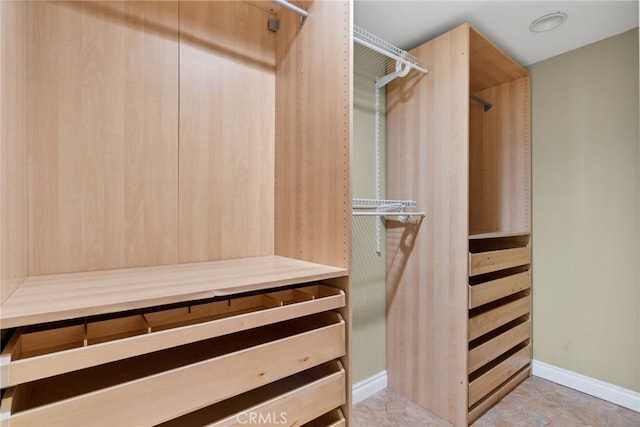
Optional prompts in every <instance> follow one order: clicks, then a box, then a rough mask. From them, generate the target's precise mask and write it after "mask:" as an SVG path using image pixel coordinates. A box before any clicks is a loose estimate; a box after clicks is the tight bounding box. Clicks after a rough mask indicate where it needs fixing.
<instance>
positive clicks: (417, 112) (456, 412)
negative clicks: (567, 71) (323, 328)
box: [387, 24, 531, 426]
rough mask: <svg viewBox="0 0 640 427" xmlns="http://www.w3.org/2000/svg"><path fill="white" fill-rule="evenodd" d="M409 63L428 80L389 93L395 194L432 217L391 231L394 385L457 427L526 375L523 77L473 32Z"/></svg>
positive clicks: (526, 104)
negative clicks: (418, 65) (422, 67)
mask: <svg viewBox="0 0 640 427" xmlns="http://www.w3.org/2000/svg"><path fill="white" fill-rule="evenodd" d="M411 53H412V54H413V55H415V56H417V57H418V58H420V59H421V60H422V61H423V62H424V64H425V67H426V68H427V69H428V70H429V74H428V75H420V74H418V73H411V74H409V75H408V76H407V77H405V78H404V79H402V80H398V81H394V82H392V83H391V84H390V85H389V87H388V90H387V141H388V143H387V174H388V177H387V194H388V195H389V197H392V198H398V199H403V198H409V197H411V198H413V199H415V200H416V202H417V204H418V206H421V207H423V208H424V210H425V211H426V213H427V216H426V218H425V219H424V220H423V221H421V222H419V223H415V224H407V225H400V224H395V223H394V224H388V226H387V264H388V271H387V373H388V377H389V387H391V388H393V389H395V390H397V391H399V392H401V393H403V394H405V395H406V396H408V397H409V398H410V399H412V400H413V401H415V402H417V403H418V404H420V405H421V406H423V407H425V408H427V409H429V410H431V411H433V412H435V413H436V414H438V415H440V416H441V417H443V418H445V419H446V420H448V421H450V422H451V423H453V424H454V425H456V426H463V425H468V424H471V423H472V422H473V421H474V420H476V419H477V418H478V417H479V416H480V415H481V414H482V413H484V412H485V411H486V410H487V409H488V408H490V407H491V406H492V405H493V404H495V403H496V402H497V401H498V400H499V399H501V398H502V397H504V396H505V395H506V394H507V393H508V392H509V391H510V390H512V389H513V388H514V387H515V386H516V385H517V384H518V383H519V382H521V381H522V380H524V379H525V378H526V377H528V376H529V375H530V361H531V340H530V336H531V333H530V329H531V319H530V304H531V303H530V298H531V297H530V292H531V275H530V264H531V249H530V236H531V219H530V197H531V192H530V185H531V184H530V173H531V168H530V127H529V126H530V125H529V122H530V112H529V108H530V100H529V91H530V88H529V75H528V73H527V71H526V70H525V69H524V68H522V67H521V66H520V65H518V64H517V63H516V62H515V61H513V60H512V59H511V58H509V57H508V56H507V55H506V54H504V53H503V52H502V51H501V50H500V49H499V48H497V47H496V46H495V45H494V44H493V43H491V42H490V41H489V40H487V39H486V38H485V37H484V36H483V35H481V34H480V33H479V32H478V31H476V30H475V29H474V28H473V27H471V26H470V25H468V24H465V25H462V26H460V27H457V28H455V29H453V30H451V31H449V32H448V33H445V34H444V35H442V36H440V37H437V38H435V39H433V40H431V41H429V42H427V43H425V44H423V45H421V46H419V47H417V48H416V49H414V50H412V51H411ZM470 95H474V96H475V97H478V98H481V99H483V100H485V101H487V102H488V103H489V104H492V107H491V109H489V110H488V111H485V110H484V106H483V105H482V104H480V103H477V102H476V101H474V100H471V99H470Z"/></svg>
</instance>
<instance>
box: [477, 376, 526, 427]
mask: <svg viewBox="0 0 640 427" xmlns="http://www.w3.org/2000/svg"><path fill="white" fill-rule="evenodd" d="M530 375H531V367H530V366H527V367H525V368H523V369H522V370H521V371H519V372H518V373H517V374H515V375H514V376H513V377H511V378H509V379H508V380H507V381H505V382H504V383H503V384H501V385H500V386H499V387H498V388H497V389H496V390H494V391H493V392H492V393H491V394H489V395H488V396H487V397H485V398H484V399H483V400H481V401H480V402H478V403H477V404H476V405H475V406H473V407H472V408H471V409H469V415H468V417H467V423H468V424H469V425H471V424H472V423H473V422H474V421H476V420H477V419H478V418H480V416H481V415H482V414H484V413H485V412H486V411H487V410H489V408H491V407H492V406H493V405H495V404H496V403H498V402H499V401H500V400H501V399H502V398H504V397H505V396H506V395H507V394H509V393H510V392H511V391H512V390H513V389H514V388H516V387H517V386H518V384H520V383H521V382H522V381H524V380H526V379H527V378H528V377H529V376H530Z"/></svg>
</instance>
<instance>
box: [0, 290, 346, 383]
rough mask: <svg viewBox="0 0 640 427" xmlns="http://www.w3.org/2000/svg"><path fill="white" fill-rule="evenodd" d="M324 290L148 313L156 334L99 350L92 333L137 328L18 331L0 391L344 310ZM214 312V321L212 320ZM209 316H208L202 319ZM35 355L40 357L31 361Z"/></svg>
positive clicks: (335, 295) (5, 354) (337, 295)
mask: <svg viewBox="0 0 640 427" xmlns="http://www.w3.org/2000/svg"><path fill="white" fill-rule="evenodd" d="M323 288H326V289H327V293H329V292H330V293H331V294H328V295H326V296H323V297H319V298H317V299H314V300H310V301H304V302H298V303H295V304H287V305H286V306H281V307H275V308H268V307H262V306H258V305H257V304H256V300H257V301H258V302H260V301H262V297H263V296H264V295H253V296H246V297H240V298H235V299H225V300H221V301H219V302H214V303H207V304H200V305H197V304H196V305H189V306H185V307H182V308H177V309H170V310H161V311H154V312H150V313H148V312H145V314H144V319H145V320H146V321H147V322H148V327H149V329H147V332H153V333H145V334H139V335H137V336H135V337H131V338H127V339H117V340H110V341H108V342H104V343H101V344H100V345H91V338H92V337H91V335H92V331H94V332H93V335H94V336H95V328H96V327H98V328H100V327H101V326H102V327H104V326H106V325H108V326H109V329H108V330H107V331H106V333H105V334H103V335H111V336H114V335H118V334H122V333H123V332H127V331H131V330H135V327H134V328H130V327H129V325H128V324H127V323H125V324H124V325H115V324H114V322H116V321H118V322H119V321H121V319H120V318H116V319H109V320H107V321H102V322H93V321H89V322H86V325H87V326H86V330H85V327H84V324H79V325H73V326H68V327H62V328H55V329H49V330H43V331H38V332H29V331H28V330H19V331H17V332H16V333H15V334H14V335H13V336H12V338H11V341H10V342H9V343H8V344H7V346H6V347H5V348H4V349H3V351H2V354H1V355H0V357H2V358H3V359H4V360H3V365H2V366H3V368H4V371H3V376H2V378H0V385H1V386H2V387H3V388H4V387H7V386H14V385H17V384H23V383H26V382H29V381H35V380H39V379H43V378H47V377H51V376H55V375H60V374H64V373H68V372H73V371H76V370H79V369H85V368H90V367H93V366H98V365H100V364H105V363H110V362H114V361H117V360H122V359H126V358H130V357H135V356H140V355H142V354H148V353H151V352H153V351H160V350H165V349H168V348H171V347H177V346H180V345H186V344H190V343H193V342H197V341H201V340H206V339H210V338H214V337H219V336H222V335H225V334H229V333H234V332H238V331H244V330H248V329H251V328H257V327H260V326H264V325H269V324H273V323H278V322H283V321H285V320H289V319H294V318H297V317H303V316H308V315H311V314H315V313H320V312H323V311H328V310H333V309H337V308H340V307H344V305H345V296H344V293H343V292H342V291H340V290H338V289H335V288H329V287H323ZM303 289H308V287H306V288H303ZM203 306H204V307H203ZM214 309H215V315H212V312H213V311H214ZM205 310H206V311H207V313H206V315H201V314H203V313H202V311H205ZM194 318H195V319H194ZM125 319H129V318H128V317H126V318H125ZM105 322H107V323H105ZM135 325H136V324H135V323H134V326H135ZM149 330H150V331H149ZM35 355H40V356H42V357H36V358H34V357H32V356H35Z"/></svg>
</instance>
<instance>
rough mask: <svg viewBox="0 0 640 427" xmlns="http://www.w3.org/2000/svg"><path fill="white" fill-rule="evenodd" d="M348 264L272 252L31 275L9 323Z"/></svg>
mask: <svg viewBox="0 0 640 427" xmlns="http://www.w3.org/2000/svg"><path fill="white" fill-rule="evenodd" d="M346 274H347V271H346V270H345V269H341V268H336V267H330V266H325V265H320V264H315V263H310V262H306V261H299V260H295V259H289V258H283V257H278V256H267V257H258V258H240V259H236V260H223V261H211V262H202V263H193V264H177V265H169V266H157V267H139V268H130V269H120V270H104V271H93V272H81V273H69V274H54V275H48V276H35V277H29V278H28V279H27V280H26V281H25V282H24V283H23V284H22V285H21V286H20V288H19V289H18V290H17V291H15V292H14V293H13V294H12V295H11V297H10V298H9V299H8V300H7V301H5V303H4V304H3V306H2V313H0V321H2V327H3V328H9V327H14V326H20V325H27V324H36V323H42V322H51V321H56V320H63V319H70V318H76V317H82V316H91V315H95V314H104V313H110V312H116V311H124V310H130V309H136V308H142V307H152V306H154V305H162V304H170V303H174V302H182V301H190V300H197V299H204V298H211V297H215V296H223V295H231V294H237V293H239V292H248V291H252V290H258V289H268V288H273V287H279V286H286V285H291V284H295V283H304V282H309V281H315V280H324V279H330V278H335V277H342V276H345V275H346Z"/></svg>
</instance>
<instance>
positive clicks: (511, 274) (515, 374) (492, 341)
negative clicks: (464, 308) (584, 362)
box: [468, 234, 531, 423]
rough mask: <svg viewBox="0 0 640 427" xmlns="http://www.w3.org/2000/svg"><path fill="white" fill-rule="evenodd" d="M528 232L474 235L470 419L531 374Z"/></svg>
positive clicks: (529, 253)
mask: <svg viewBox="0 0 640 427" xmlns="http://www.w3.org/2000/svg"><path fill="white" fill-rule="evenodd" d="M530 264H531V249H530V246H529V235H528V234H520V235H514V236H504V235H502V236H500V237H487V238H471V239H470V240H469V320H468V322H469V323H468V334H469V336H468V340H469V354H468V374H469V395H468V403H469V422H470V423H471V422H473V421H474V420H475V419H477V418H478V417H479V416H480V415H481V414H482V413H483V412H484V411H486V410H487V409H488V408H489V407H491V406H492V405H493V404H494V403H495V402H497V401H498V400H500V399H501V398H502V397H504V396H505V395H506V394H507V393H508V392H509V391H511V390H512V389H513V388H514V387H515V386H516V385H517V384H518V383H520V382H521V381H522V380H524V379H525V378H526V377H527V376H529V373H530V362H531V345H530V336H531V322H530V308H531V299H530V290H531V271H530Z"/></svg>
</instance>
